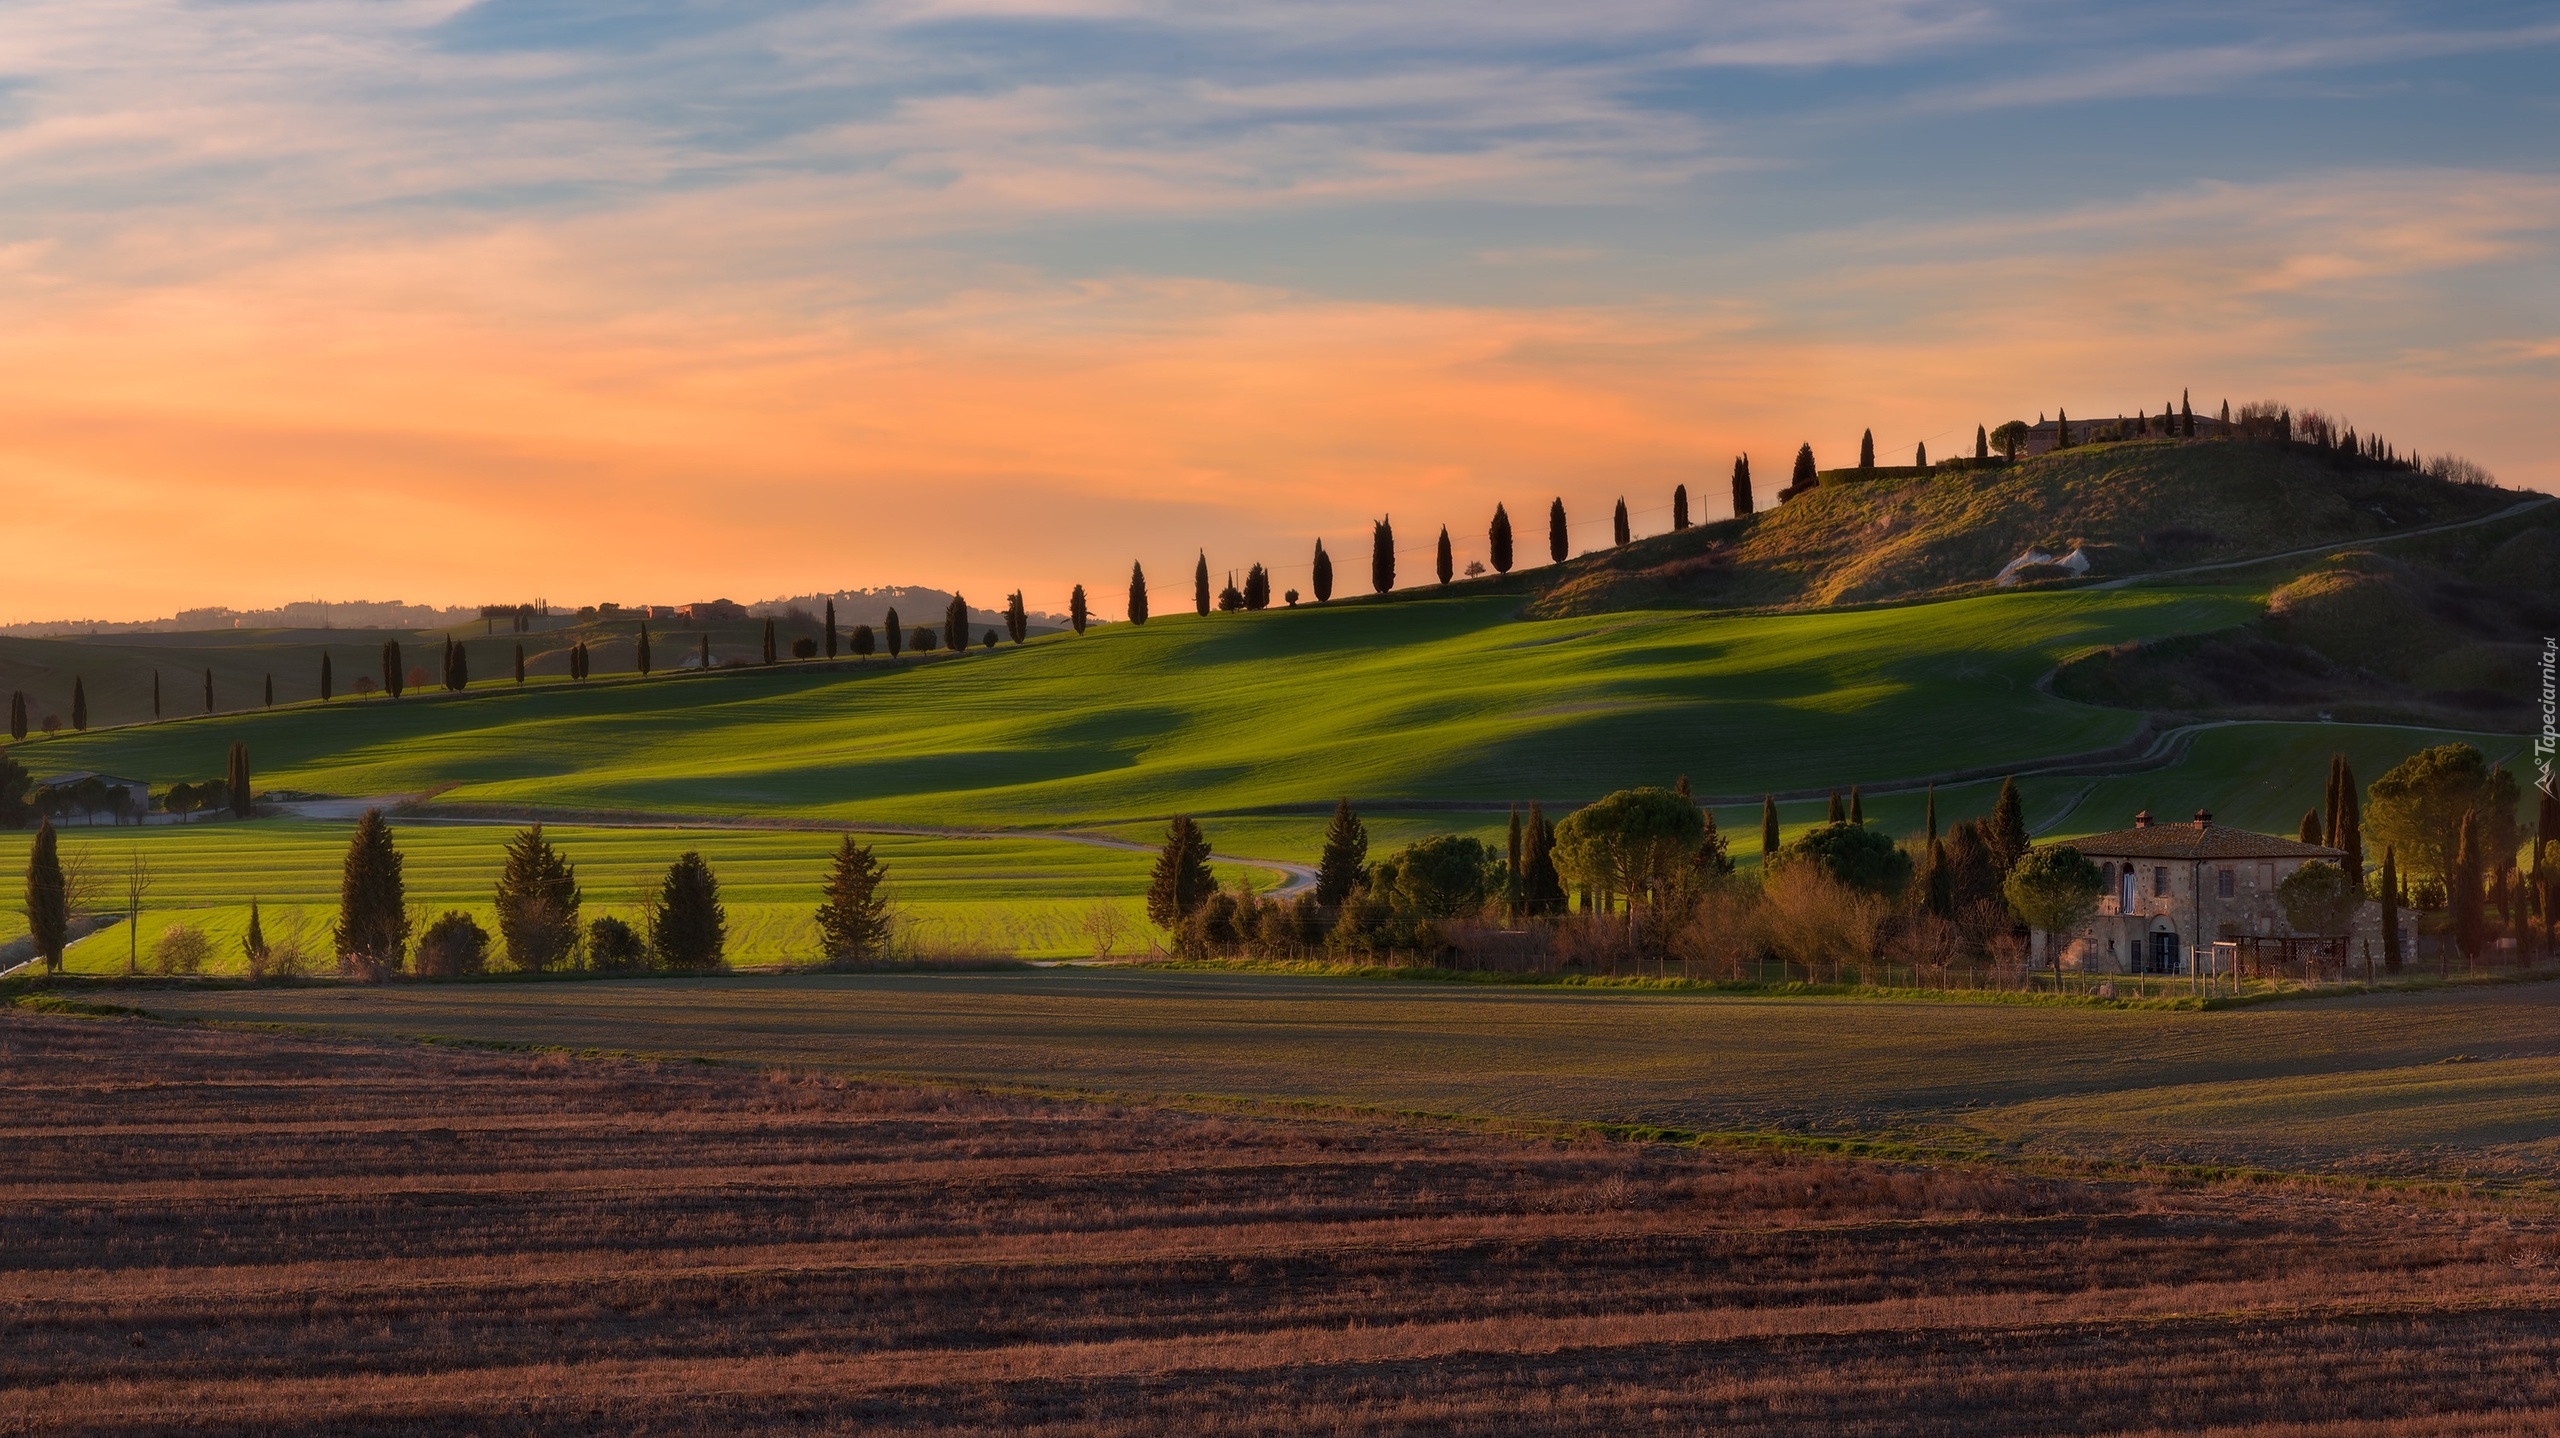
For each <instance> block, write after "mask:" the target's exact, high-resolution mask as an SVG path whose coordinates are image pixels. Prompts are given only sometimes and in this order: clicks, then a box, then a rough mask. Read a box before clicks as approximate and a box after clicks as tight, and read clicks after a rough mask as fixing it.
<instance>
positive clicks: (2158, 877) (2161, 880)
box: [2151, 864, 2169, 899]
mask: <svg viewBox="0 0 2560 1438" xmlns="http://www.w3.org/2000/svg"><path fill="white" fill-rule="evenodd" d="M2168 892H2169V866H2168V865H2166V864H2160V865H2156V866H2154V867H2153V868H2152V870H2151V896H2152V897H2153V898H2155V899H2157V898H2163V897H2166V896H2167V894H2168Z"/></svg>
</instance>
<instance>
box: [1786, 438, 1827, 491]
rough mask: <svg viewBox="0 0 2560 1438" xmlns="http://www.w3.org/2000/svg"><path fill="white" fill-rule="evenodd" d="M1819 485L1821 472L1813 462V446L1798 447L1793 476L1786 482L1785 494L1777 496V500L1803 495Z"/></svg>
mask: <svg viewBox="0 0 2560 1438" xmlns="http://www.w3.org/2000/svg"><path fill="white" fill-rule="evenodd" d="M1821 484H1822V471H1821V469H1820V468H1818V467H1817V466H1816V465H1815V464H1814V462H1813V446H1812V445H1809V444H1806V445H1799V446H1797V448H1796V468H1795V474H1794V475H1793V476H1792V477H1791V478H1789V480H1788V481H1787V490H1786V493H1784V494H1781V495H1779V496H1778V498H1780V499H1788V498H1792V497H1793V496H1795V495H1799V494H1803V493H1805V492H1806V491H1808V490H1811V489H1815V488H1818V487H1820V486H1821Z"/></svg>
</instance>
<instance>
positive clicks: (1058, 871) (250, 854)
mask: <svg viewBox="0 0 2560 1438" xmlns="http://www.w3.org/2000/svg"><path fill="white" fill-rule="evenodd" d="M395 830H396V835H397V840H398V843H399V846H400V850H401V853H402V855H403V858H404V860H405V865H404V876H405V877H406V879H407V882H408V888H409V899H410V904H411V908H412V910H413V912H414V913H415V914H416V915H417V916H418V919H419V922H420V923H421V924H423V922H424V920H425V919H426V918H428V917H432V916H433V915H434V914H437V913H441V912H443V911H444V910H446V909H449V908H459V909H464V910H467V911H469V912H470V913H472V914H473V915H474V916H476V917H477V918H478V919H479V920H480V923H481V925H482V927H484V928H486V929H488V930H489V931H490V932H491V933H492V934H494V933H495V932H496V916H495V911H494V909H493V907H492V904H491V898H490V894H491V889H492V886H493V885H494V884H495V883H496V880H497V873H498V867H499V861H500V852H499V851H500V850H501V849H502V848H503V847H504V845H505V843H506V841H507V839H508V838H510V837H511V836H512V835H513V833H514V829H513V828H512V827H507V826H496V825H458V824H395ZM350 832H351V826H349V825H347V824H343V823H320V822H304V821H261V822H258V823H254V824H195V825H178V826H152V827H146V828H121V829H119V828H114V827H99V828H94V829H89V828H82V827H78V826H74V827H71V828H68V829H65V830H63V831H62V833H63V849H64V854H65V856H66V858H67V859H71V860H74V861H85V862H86V863H87V864H88V866H89V867H90V868H91V869H92V870H93V871H94V872H96V873H98V874H100V875H103V876H105V880H106V883H105V888H106V890H107V891H108V892H107V894H106V896H105V897H103V898H102V899H101V903H102V904H105V905H110V906H112V905H120V904H121V903H122V890H121V887H120V885H121V882H122V881H121V879H120V877H119V876H120V875H121V873H122V872H123V870H124V867H125V864H126V859H127V856H128V855H131V854H137V853H138V854H140V855H141V856H143V858H144V860H145V862H146V863H148V864H149V866H150V868H151V871H152V875H153V888H152V892H151V896H150V898H149V899H148V900H147V901H146V905H145V912H144V914H143V919H142V923H141V925H140V928H139V939H140V944H139V947H140V950H141V953H142V956H143V959H144V962H145V963H146V965H147V963H148V961H149V955H150V947H151V944H152V942H153V940H154V939H156V938H157V937H158V936H159V934H160V933H161V932H162V930H163V929H165V928H166V927H167V926H168V925H169V924H172V923H181V922H183V923H187V924H192V925H194V926H196V927H198V928H201V929H203V930H205V931H206V932H207V934H208V935H210V936H211V937H212V938H213V940H214V948H215V953H216V955H217V959H218V969H217V971H219V972H230V971H232V970H234V969H237V968H238V967H240V960H239V953H240V936H241V934H242V933H243V932H244V931H245V929H246V927H247V925H248V918H249V910H248V906H249V900H250V899H251V898H252V897H255V898H257V899H258V900H259V903H260V905H261V917H262V921H263V923H264V925H265V927H266V932H267V934H268V937H269V938H270V939H274V938H278V937H281V936H283V935H284V934H286V933H288V932H290V931H292V929H293V928H294V926H296V925H299V926H300V927H301V930H302V932H303V935H304V937H305V940H306V942H307V943H308V944H309V945H311V946H313V947H315V948H316V949H319V950H325V949H326V948H327V946H328V940H327V933H328V927H329V925H330V923H331V922H332V921H333V920H334V919H335V917H336V913H337V898H338V870H339V865H340V862H341V861H342V860H343V858H344V857H345V854H346V846H347V837H348V835H349V833H350ZM546 832H548V833H549V835H550V837H551V839H552V841H553V842H554V843H555V844H558V845H559V846H560V848H561V849H562V850H563V851H564V852H565V853H566V854H567V855H568V856H569V859H570V861H571V862H572V863H574V864H576V865H577V866H578V878H579V881H580V884H581V886H582V887H583V889H584V891H585V896H586V904H585V910H584V912H585V915H586V917H587V918H589V919H593V918H596V917H599V916H602V915H605V914H618V915H621V916H622V917H624V918H626V919H629V920H631V921H633V922H634V923H635V924H636V923H638V922H639V920H640V916H641V912H642V907H643V905H644V903H645V902H646V899H647V896H648V895H649V894H650V893H652V892H653V891H654V889H655V886H656V883H657V881H658V879H659V878H660V877H661V876H662V875H663V874H664V873H665V872H666V866H667V864H668V862H669V861H670V860H672V859H673V858H674V857H675V856H676V855H677V854H679V853H681V852H683V851H684V850H686V849H698V850H700V851H701V852H702V854H703V857H704V858H706V859H707V860H709V861H710V863H711V866H712V868H713V870H714V872H716V873H717V874H718V875H719V877H720V881H721V886H722V898H723V901H724V903H725V904H726V906H727V908H728V911H729V934H730V939H729V954H730V960H731V962H733V963H739V964H758V963H778V962H807V961H809V960H811V959H813V958H814V957H815V956H816V949H817V945H816V937H815V931H814V928H813V926H812V923H811V919H810V915H811V911H812V910H814V909H815V908H816V906H817V902H818V890H819V885H820V883H821V881H822V879H823V878H824V875H825V869H826V863H827V858H828V856H829V855H830V854H831V853H833V852H834V850H835V847H836V844H837V842H838V838H837V836H836V835H834V834H831V833H818V832H805V831H804V832H791V831H737V830H717V829H681V830H679V829H630V828H586V827H579V826H574V825H572V826H555V827H552V828H549V829H548V830H547V831H546ZM29 840H30V836H29V835H27V834H25V833H0V870H5V871H6V872H9V873H16V872H19V871H20V870H21V869H23V868H24V866H25V863H26V858H25V856H26V848H27V844H28V843H29ZM864 842H866V843H868V844H870V845H871V846H872V848H873V852H875V853H876V854H878V855H879V856H880V858H881V861H882V862H883V863H885V864H887V865H888V867H889V883H890V891H891V894H892V896H893V898H894V899H895V901H896V903H897V904H898V905H899V908H900V910H901V912H902V914H903V916H904V918H905V920H906V922H907V923H908V925H909V932H910V934H911V936H912V937H913V938H914V939H916V940H918V941H921V942H923V943H925V944H928V945H931V946H936V947H942V948H956V949H980V950H986V951H993V952H999V953H1013V954H1020V955H1024V956H1029V957H1041V956H1062V955H1081V954H1089V953H1091V952H1092V946H1091V944H1090V942H1089V941H1088V940H1086V939H1085V938H1084V937H1083V936H1082V934H1081V933H1080V931H1079V925H1080V924H1081V922H1082V920H1083V918H1084V916H1085V915H1086V914H1087V913H1088V912H1089V911H1090V910H1091V909H1092V908H1093V907H1094V906H1096V905H1107V906H1109V907H1111V908H1112V909H1114V910H1117V911H1118V912H1119V913H1120V914H1121V915H1122V917H1123V918H1124V920H1125V921H1126V923H1127V925H1128V927H1129V929H1130V931H1131V932H1132V933H1133V934H1142V933H1144V932H1146V931H1147V930H1146V916H1145V905H1144V902H1143V896H1144V894H1145V892H1146V883H1147V870H1148V866H1149V865H1150V864H1151V863H1152V862H1153V859H1152V856H1150V855H1147V854H1140V853H1130V852H1126V851H1121V850H1114V849H1105V848H1097V847H1094V846H1091V845H1085V844H1073V843H1067V842H1063V841H1058V840H1041V839H1027V838H1018V837H1003V838H984V839H956V838H921V837H908V836H902V835H890V834H883V835H866V836H864ZM1245 874H1246V871H1244V870H1241V869H1237V868H1234V867H1224V868H1223V871H1222V872H1221V874H1220V877H1221V878H1222V879H1224V880H1226V881H1227V882H1234V881H1236V880H1237V879H1240V878H1242V877H1245ZM1252 874H1253V877H1254V878H1255V880H1256V882H1258V883H1259V884H1261V885H1262V886H1263V887H1265V888H1269V887H1271V886H1272V885H1274V884H1276V883H1277V882H1279V881H1280V879H1281V878H1282V877H1283V876H1282V875H1280V874H1278V873H1276V872H1274V871H1269V870H1255V871H1252ZM25 932H26V920H25V916H24V915H23V914H21V913H20V912H19V911H18V909H17V907H16V906H14V905H13V906H11V907H9V908H8V909H6V910H5V911H0V940H6V939H14V938H17V937H20V936H21V935H23V934H24V933H25ZM1140 942H1143V941H1142V940H1141V941H1140ZM132 947H133V946H132V945H131V944H130V943H129V939H128V931H127V929H126V927H125V926H124V925H121V924H118V925H114V926H111V927H109V928H107V929H105V930H103V931H101V932H99V933H96V934H93V935H91V936H90V937H88V938H86V939H83V940H81V941H80V942H78V943H76V944H74V945H72V946H71V949H70V950H69V952H68V953H67V954H66V956H65V957H66V961H67V963H68V966H69V967H70V968H71V969H72V970H73V971H74V972H80V973H122V972H123V971H124V968H125V963H126V959H127V955H128V952H129V950H130V949H131V948H132Z"/></svg>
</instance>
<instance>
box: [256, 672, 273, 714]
mask: <svg viewBox="0 0 2560 1438" xmlns="http://www.w3.org/2000/svg"><path fill="white" fill-rule="evenodd" d="M258 707H259V708H261V709H273V708H274V707H276V676H274V675H272V674H270V675H268V676H267V697H266V699H265V700H264V701H263V702H261V703H260V704H259V706H258Z"/></svg>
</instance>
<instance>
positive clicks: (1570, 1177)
mask: <svg viewBox="0 0 2560 1438" xmlns="http://www.w3.org/2000/svg"><path fill="white" fill-rule="evenodd" d="M0 1083H5V1086H6V1098H7V1101H8V1114H9V1118H8V1120H7V1122H6V1127H5V1129H4V1130H0V1133H5V1137H0V1145H4V1147H0V1152H6V1153H7V1154H8V1156H9V1163H8V1166H7V1172H6V1173H5V1175H0V1202H5V1204H6V1212H7V1213H8V1215H9V1219H8V1225H7V1228H6V1230H5V1233H6V1239H5V1242H4V1243H0V1321H5V1330H0V1429H5V1430H7V1431H10V1432H42V1433H77V1432H108V1431H115V1432H136V1431H142V1432H149V1431H179V1430H184V1431H188V1432H258V1433H332V1434H336V1433H383V1434H392V1433H492V1434H494V1433H534V1432H541V1433H556V1432H587V1431H597V1432H636V1431H647V1432H652V1433H694V1432H705V1433H708V1432H731V1431H740V1430H756V1431H844V1430H853V1429H861V1430H864V1431H875V1432H912V1433H941V1432H960V1431H1005V1432H1028V1433H1128V1434H1139V1433H1160V1432H1204V1433H1234V1434H1253V1433H1304V1432H1316V1433H1372V1432H1393V1433H1416V1434H1421V1433H1488V1434H1490V1433H1511V1432H1520V1431H1524V1430H1535V1431H1576V1432H1596V1431H1609V1432H1670V1433H1690V1432H1698V1433H1704V1432H1716V1433H1736V1434H1780V1433H1789V1434H1792V1433H1803V1432H1808V1431H1821V1432H1829V1433H1849V1434H1883V1433H1958V1432H1961V1433H2020V1434H2024V1433H2047V1432H2055V1431H2074V1432H2105V1433H2154V1432H2194V1431H2209V1430H2223V1431H2230V1432H2239V1433H2263V1434H2279V1433H2281V1434H2332V1433H2334V1434H2346V1433H2395V1434H2430V1435H2433V1434H2475V1433H2478V1434H2486V1433H2500V1434H2504V1433H2526V1432H2547V1431H2550V1430H2551V1429H2552V1428H2553V1427H2554V1426H2555V1425H2560V1365H2555V1360H2560V1302H2556V1300H2560V1224H2555V1222H2554V1221H2553V1219H2552V1218H2551V1217H2550V1216H2549V1215H2548V1214H2546V1213H2544V1212H2542V1211H2540V1210H2532V1211H2527V1210H2523V1209H2500V1208H2496V1207H2492V1206H2489V1205H2486V1204H2482V1203H2451V1202H2426V1201H2418V1200H2399V1199H2392V1198H2386V1197H2365V1196H2355V1195H2350V1194H2347V1193H2344V1192H2340V1191H2336V1190H2330V1189H2322V1188H2317V1187H2313V1186H2308V1185H2304V1186H2286V1187H2267V1188H2246V1187H2234V1186H2216V1187H2194V1188H2174V1187H2164V1186H2158V1185H2143V1184H2133V1183H2081V1182H2066V1181H2058V1180H2047V1179H2038V1178H2031V1177H2022V1176H2018V1175H2014V1174H2008V1173H2002V1172H1995V1171H1971V1170H1953V1169H1943V1170H1928V1169H1919V1168H1909V1167H1898V1166H1889V1165H1882V1164H1854V1163H1841V1162H1835V1161H1825V1160H1815V1159H1802V1158H1785V1157H1776V1156H1767V1155H1757V1154H1747V1153H1737V1152H1701V1151H1693V1150H1677V1149H1665V1148H1648V1147H1641V1146H1635V1145H1605V1144H1597V1143H1590V1144H1581V1145H1570V1146H1569V1145H1561V1144H1554V1143H1546V1142H1535V1141H1527V1140H1521V1139H1516V1138H1509V1137H1502V1136H1496V1135H1489V1134H1483V1133H1452V1132H1446V1131H1435V1130H1432V1129H1429V1128H1424V1127H1412V1126H1395V1125H1391V1124H1385V1123H1380V1122H1374V1121H1361V1122H1354V1121H1348V1120H1335V1121H1325V1120H1314V1119H1307V1120H1284V1119H1269V1118H1252V1119H1236V1118H1224V1117H1213V1116H1203V1115H1199V1114H1192V1113H1181V1112H1172V1111H1165V1110H1158V1109H1149V1108H1139V1107H1119V1106H1110V1105H1103V1104H1078V1103H1067V1102H1057V1101H1046V1100H1036V1099H1024V1098H1010V1097H994V1096H988V1095H985V1094H973V1093H968V1092H964V1091H959V1090H951V1089H938V1088H931V1087H924V1086H909V1085H896V1084H874V1083H863V1082H858V1081H851V1080H845V1079H839V1078H827V1077H813V1076H810V1075H807V1074H792V1073H785V1072H782V1071H778V1070H775V1071H760V1070H757V1069H755V1068H752V1067H747V1066H734V1067H729V1066H722V1067H712V1066H702V1065H696V1064H690V1063H667V1064H660V1063H650V1062H643V1061H635V1060H611V1059H571V1058H567V1057H564V1056H560V1055H526V1054H519V1053H501V1052H480V1051H468V1050H455V1049H450V1048H437V1047H428V1046H422V1045H412V1044H403V1043H396V1042H387V1041H370V1040H360V1039H322V1038H307V1037H296V1036H284V1035H276V1034H268V1033H245V1032H235V1031H226V1030H220V1029H213V1028H205V1027H200V1026H189V1025H164V1024H154V1023H144V1022H139V1021H131V1020H84V1019H66V1018H54V1017H45V1016H38V1015H33V1014H27V1013H23V1012H19V1013H5V1014H0Z"/></svg>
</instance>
